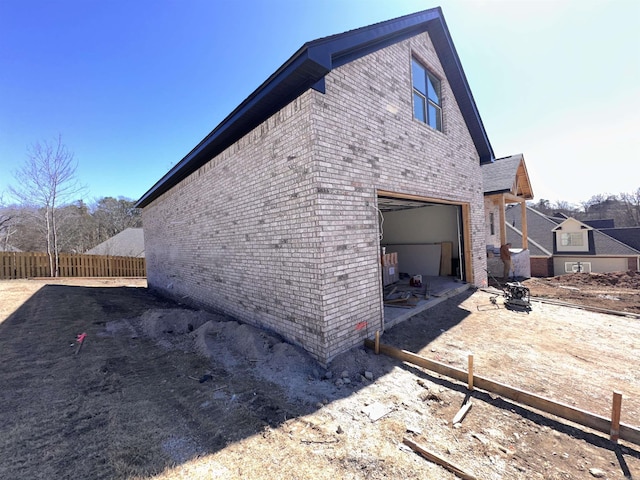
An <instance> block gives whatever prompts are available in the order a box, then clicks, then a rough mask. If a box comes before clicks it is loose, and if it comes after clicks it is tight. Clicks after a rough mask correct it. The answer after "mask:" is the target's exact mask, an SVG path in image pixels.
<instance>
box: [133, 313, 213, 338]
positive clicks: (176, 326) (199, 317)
mask: <svg viewBox="0 0 640 480" xmlns="http://www.w3.org/2000/svg"><path fill="white" fill-rule="evenodd" d="M211 318H212V315H211V314H209V313H206V312H203V311H193V310H185V309H180V308H171V309H152V310H147V311H146V312H144V313H143V314H142V315H141V316H140V317H139V321H140V326H141V327H142V331H143V332H144V334H145V335H147V336H149V337H151V338H154V339H158V338H161V337H162V336H164V335H174V334H176V335H180V334H184V333H188V332H192V331H194V330H196V329H197V328H199V327H200V326H202V325H203V324H205V323H206V322H208V321H209V320H211Z"/></svg>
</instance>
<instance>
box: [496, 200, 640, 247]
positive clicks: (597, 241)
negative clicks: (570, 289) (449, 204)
mask: <svg viewBox="0 0 640 480" xmlns="http://www.w3.org/2000/svg"><path fill="white" fill-rule="evenodd" d="M554 220H555V221H554ZM558 220H559V219H558V218H553V217H548V216H547V215H544V214H543V213H542V212H539V211H538V210H535V209H533V208H531V207H529V206H527V235H528V237H529V251H530V252H531V255H533V256H551V255H552V252H553V251H554V242H553V236H554V231H555V230H556V229H557V228H558V227H559V226H560V225H561V224H562V223H564V222H567V221H574V222H578V223H580V224H582V222H580V221H579V220H575V219H574V218H567V219H562V220H564V221H563V222H561V223H560V222H558ZM505 221H506V222H507V226H508V227H510V228H507V241H511V243H513V244H514V245H517V244H518V243H521V239H522V217H521V215H520V208H519V207H518V206H516V205H513V206H508V207H507V209H506V211H505ZM556 222H558V223H556ZM559 223H560V225H559ZM585 227H586V228H587V229H589V230H591V231H592V232H593V243H594V250H595V252H591V253H589V252H578V253H566V254H565V253H556V255H572V256H573V255H593V254H595V255H609V256H616V255H620V256H634V255H640V251H639V250H640V249H635V248H632V247H631V246H630V245H628V244H625V243H623V242H621V241H619V240H616V239H615V238H612V237H611V236H609V235H607V234H606V233H604V232H602V231H600V230H597V229H592V228H590V227H587V226H586V225H585ZM639 230H640V228H639Z"/></svg>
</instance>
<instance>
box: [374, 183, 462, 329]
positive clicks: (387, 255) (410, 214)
mask: <svg viewBox="0 0 640 480" xmlns="http://www.w3.org/2000/svg"><path fill="white" fill-rule="evenodd" d="M378 210H379V234H380V251H381V258H382V262H381V276H382V298H383V302H384V320H385V328H387V327H389V326H391V325H394V324H396V323H398V322H400V321H403V320H406V319H407V318H410V317H412V316H413V315H416V314H418V313H420V312H422V311H424V310H425V309H427V308H429V307H431V306H433V305H436V304H437V303H440V302H441V301H443V300H444V299H446V298H449V297H450V296H452V295H455V294H457V293H459V292H460V291H463V290H466V289H467V288H468V287H469V284H468V283H467V281H468V279H469V278H471V276H470V275H471V272H470V271H469V268H468V267H469V265H468V263H469V262H468V261H467V258H468V257H469V256H468V254H467V253H466V252H467V244H468V238H469V235H468V231H467V229H468V206H467V205H465V204H456V203H450V202H445V201H439V200H436V199H426V198H421V197H415V196H403V195H398V194H382V193H379V194H378Z"/></svg>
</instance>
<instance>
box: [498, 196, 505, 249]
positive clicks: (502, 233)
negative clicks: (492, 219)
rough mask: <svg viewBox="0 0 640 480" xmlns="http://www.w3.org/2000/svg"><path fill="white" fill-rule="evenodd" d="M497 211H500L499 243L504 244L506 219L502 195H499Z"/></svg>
mask: <svg viewBox="0 0 640 480" xmlns="http://www.w3.org/2000/svg"><path fill="white" fill-rule="evenodd" d="M499 207H500V208H499V209H498V210H499V211H500V222H499V224H500V245H504V244H505V243H507V225H506V223H505V222H506V220H505V214H504V211H505V208H506V206H505V202H504V195H500V205H499Z"/></svg>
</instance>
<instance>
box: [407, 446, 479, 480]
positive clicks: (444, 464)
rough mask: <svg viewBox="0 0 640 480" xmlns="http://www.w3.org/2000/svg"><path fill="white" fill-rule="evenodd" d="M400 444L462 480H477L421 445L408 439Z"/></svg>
mask: <svg viewBox="0 0 640 480" xmlns="http://www.w3.org/2000/svg"><path fill="white" fill-rule="evenodd" d="M402 443H404V444H405V445H407V446H408V447H409V448H411V450H413V451H414V452H417V453H419V454H420V455H422V456H423V457H425V458H426V459H428V460H431V461H432V462H433V463H436V464H438V465H440V466H441V467H443V468H445V469H447V470H449V471H450V472H453V473H454V474H455V475H456V476H458V477H460V478H462V479H463V480H478V479H477V477H476V476H475V475H472V474H470V473H468V472H465V471H464V470H463V469H462V468H460V467H458V466H457V465H454V464H453V463H451V462H450V461H448V460H445V459H444V458H442V457H441V456H439V455H436V454H435V453H433V452H432V451H430V450H427V449H426V448H425V447H423V446H422V445H419V444H417V443H416V442H414V441H413V440H411V439H409V438H406V437H405V438H403V439H402Z"/></svg>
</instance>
